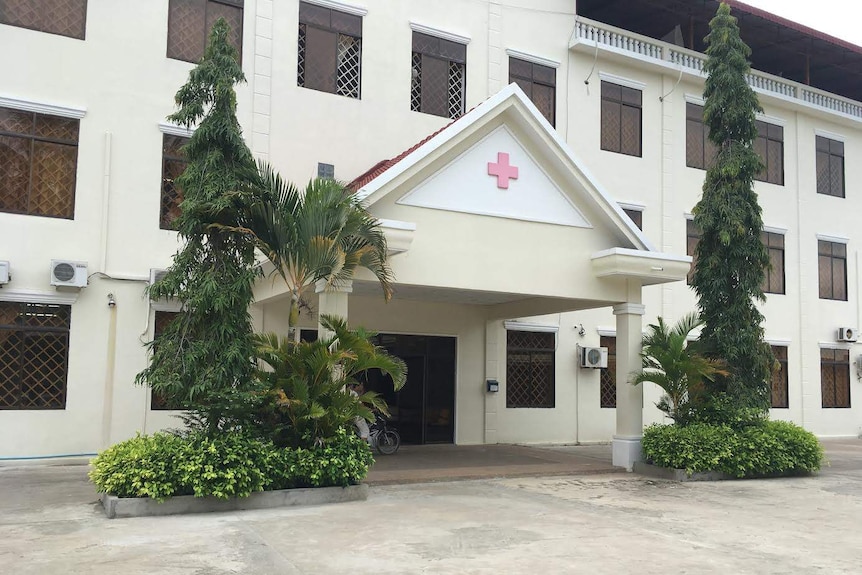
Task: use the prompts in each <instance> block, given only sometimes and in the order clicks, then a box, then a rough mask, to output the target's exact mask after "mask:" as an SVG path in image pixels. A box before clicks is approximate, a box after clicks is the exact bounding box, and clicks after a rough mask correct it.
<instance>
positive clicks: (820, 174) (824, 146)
mask: <svg viewBox="0 0 862 575" xmlns="http://www.w3.org/2000/svg"><path fill="white" fill-rule="evenodd" d="M815 141H816V148H817V193H818V194H824V195H827V196H835V197H836V198H843V197H844V142H839V141H837V140H830V139H829V138H824V137H823V136H817V137H816V138H815Z"/></svg>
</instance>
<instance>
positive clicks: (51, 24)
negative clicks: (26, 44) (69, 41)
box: [0, 0, 87, 40]
mask: <svg viewBox="0 0 862 575" xmlns="http://www.w3.org/2000/svg"><path fill="white" fill-rule="evenodd" d="M0 24H8V25H10V26H18V27H21V28H29V29H31V30H38V31H39V32H47V33H48V34H58V35H60V36H68V37H69V38H77V39H78V40H83V39H84V35H85V34H86V29H87V0H38V1H35V0H2V1H0Z"/></svg>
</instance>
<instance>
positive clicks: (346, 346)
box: [256, 316, 407, 447]
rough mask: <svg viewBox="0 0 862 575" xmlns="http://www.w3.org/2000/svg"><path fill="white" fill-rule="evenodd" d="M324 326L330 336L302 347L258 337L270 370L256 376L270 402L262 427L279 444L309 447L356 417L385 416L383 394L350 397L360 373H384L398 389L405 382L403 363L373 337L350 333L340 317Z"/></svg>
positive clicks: (274, 337) (328, 318) (263, 412)
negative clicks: (376, 413) (382, 413)
mask: <svg viewBox="0 0 862 575" xmlns="http://www.w3.org/2000/svg"><path fill="white" fill-rule="evenodd" d="M320 322H321V325H322V326H323V327H324V328H325V329H326V330H328V331H331V332H332V333H333V335H332V336H331V337H329V338H324V339H318V340H317V341H314V342H303V341H300V342H297V341H294V340H292V339H290V338H286V337H279V336H278V335H277V334H272V333H270V334H263V335H259V336H257V338H256V341H257V344H258V347H257V358H258V359H259V360H260V361H261V362H262V363H263V364H265V366H266V369H261V370H258V373H257V377H258V378H259V379H260V381H261V382H262V383H263V384H264V386H265V387H266V389H267V390H269V394H268V397H269V398H270V400H271V401H270V402H269V403H268V404H267V405H266V406H265V408H264V409H262V410H261V412H260V414H259V417H258V423H259V425H260V427H261V429H262V430H263V433H264V434H266V435H267V436H268V437H272V439H273V440H274V441H275V442H276V443H277V444H279V445H288V446H293V447H310V446H313V445H316V444H318V443H320V442H321V441H328V440H329V439H330V438H332V437H335V436H337V434H338V433H339V432H340V430H342V429H344V428H346V427H347V428H349V427H350V426H352V425H353V423H352V422H353V419H354V418H355V417H364V418H365V419H367V420H369V421H371V420H373V414H372V412H371V409H372V408H374V409H378V410H380V411H382V412H384V413H385V412H386V404H385V402H384V401H383V399H382V398H381V397H380V396H379V395H378V394H376V393H374V392H367V393H364V394H363V395H361V396H359V397H356V396H354V395H353V394H350V393H348V392H347V389H348V387H347V386H349V385H350V384H353V383H357V379H356V377H357V376H358V375H359V374H361V373H363V372H365V371H367V370H369V369H379V370H381V371H382V372H383V373H384V374H387V375H389V376H390V377H391V378H392V381H393V383H394V385H395V389H396V390H397V389H400V388H401V387H402V386H403V385H404V382H405V381H406V374H407V368H406V366H405V365H404V362H403V361H401V360H400V359H399V358H397V357H394V356H391V355H389V354H388V353H387V352H386V350H384V349H383V348H381V347H377V346H375V345H374V344H372V343H371V341H370V340H369V337H370V335H371V334H370V333H368V332H366V331H365V330H362V329H357V330H351V329H349V328H348V327H347V322H345V321H344V320H343V319H341V318H336V317H331V316H322V317H321V318H320Z"/></svg>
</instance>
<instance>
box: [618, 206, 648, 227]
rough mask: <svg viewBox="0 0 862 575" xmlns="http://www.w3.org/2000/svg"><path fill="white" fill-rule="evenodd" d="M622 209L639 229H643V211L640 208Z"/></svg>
mask: <svg viewBox="0 0 862 575" xmlns="http://www.w3.org/2000/svg"><path fill="white" fill-rule="evenodd" d="M623 211H624V212H625V213H626V215H627V216H628V217H629V219H630V220H631V221H632V222H634V224H635V225H636V226H637V227H638V229H639V230H641V231H643V229H644V213H643V212H642V211H641V210H632V209H629V208H623Z"/></svg>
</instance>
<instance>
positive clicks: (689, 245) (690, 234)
mask: <svg viewBox="0 0 862 575" xmlns="http://www.w3.org/2000/svg"><path fill="white" fill-rule="evenodd" d="M702 235H703V234H702V233H701V231H700V228H698V227H697V226H696V225H694V220H686V221H685V255H687V256H691V269H690V270H689V272H688V275H686V276H685V283H686V284H688V285H691V282H692V280H693V279H694V269H695V267H697V244H699V243H700V237H701V236H702Z"/></svg>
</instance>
